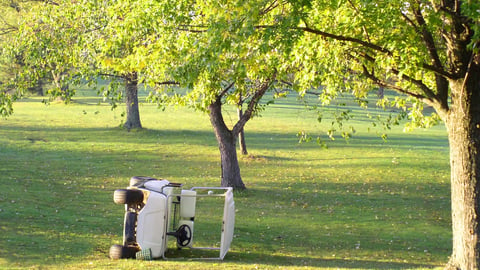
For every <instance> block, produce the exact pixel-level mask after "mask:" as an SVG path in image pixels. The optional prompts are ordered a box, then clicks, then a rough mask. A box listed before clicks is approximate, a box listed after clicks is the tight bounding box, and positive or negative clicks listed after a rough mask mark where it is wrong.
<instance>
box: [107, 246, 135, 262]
mask: <svg viewBox="0 0 480 270" xmlns="http://www.w3.org/2000/svg"><path fill="white" fill-rule="evenodd" d="M137 251H138V248H136V247H126V246H122V245H113V246H111V247H110V251H109V256H110V258H111V259H113V260H118V259H132V258H135V254H136V253H137Z"/></svg>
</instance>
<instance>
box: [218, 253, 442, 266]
mask: <svg viewBox="0 0 480 270" xmlns="http://www.w3.org/2000/svg"><path fill="white" fill-rule="evenodd" d="M237 259H238V260H237ZM225 262H234V263H237V264H248V265H252V264H267V265H269V266H276V267H282V266H296V267H315V268H334V269H338V268H347V269H348V268H351V269H413V268H434V267H438V265H433V264H428V263H425V264H423V263H401V262H382V261H375V260H355V259H330V258H328V259H323V258H318V257H317V258H316V257H309V256H301V255H299V256H282V255H268V254H255V253H253V254H252V253H250V254H248V255H245V254H241V253H238V252H229V253H228V254H227V256H226V257H225Z"/></svg>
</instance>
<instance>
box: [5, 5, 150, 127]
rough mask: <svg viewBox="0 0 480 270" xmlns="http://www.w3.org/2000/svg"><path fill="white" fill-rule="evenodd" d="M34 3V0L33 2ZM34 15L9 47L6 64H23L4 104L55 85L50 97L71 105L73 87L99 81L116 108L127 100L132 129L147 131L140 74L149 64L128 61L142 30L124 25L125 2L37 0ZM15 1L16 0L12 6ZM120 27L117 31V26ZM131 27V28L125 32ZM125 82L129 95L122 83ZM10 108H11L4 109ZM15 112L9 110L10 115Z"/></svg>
mask: <svg viewBox="0 0 480 270" xmlns="http://www.w3.org/2000/svg"><path fill="white" fill-rule="evenodd" d="M32 2H33V1H32ZM37 2H39V3H38V4H36V5H34V6H33V8H32V7H30V9H31V12H27V13H26V14H24V15H23V16H22V20H21V23H20V24H19V27H18V31H16V33H15V35H14V36H13V37H12V38H11V42H10V43H9V44H6V46H5V50H4V52H5V53H4V55H5V56H4V58H5V62H18V63H20V64H19V66H20V67H19V70H17V71H16V74H15V76H13V78H12V83H11V84H10V86H9V87H10V88H12V89H15V90H14V91H12V93H10V94H9V95H6V94H5V92H4V97H5V98H4V99H3V100H5V101H4V103H5V104H9V102H10V101H11V100H14V99H16V98H19V97H22V96H23V95H24V93H25V91H27V90H29V89H35V88H38V86H43V84H44V81H45V80H47V79H48V81H51V86H52V87H51V89H50V90H49V91H48V94H49V95H50V97H51V98H52V99H53V98H62V99H64V100H65V101H66V102H69V101H70V99H71V98H72V97H73V95H74V94H75V89H74V88H70V85H77V84H80V83H84V82H85V81H87V82H89V84H95V83H96V82H97V80H98V78H107V79H108V80H110V81H112V83H111V84H110V85H109V86H108V87H107V88H103V89H104V90H103V93H102V94H103V95H104V97H105V98H108V99H110V101H111V103H112V106H113V107H116V103H117V102H119V101H120V100H122V99H123V97H125V104H126V115H127V117H126V122H125V123H124V127H125V128H127V129H132V128H142V125H141V122H140V115H139V110H138V94H137V92H138V83H139V80H140V79H139V75H138V74H139V73H140V72H141V71H142V69H143V68H144V66H141V65H136V64H132V63H131V62H130V59H126V58H124V56H125V55H129V54H130V53H131V50H133V49H134V48H135V46H136V45H137V44H136V41H135V39H136V37H135V35H143V34H144V33H143V32H141V31H134V30H132V28H127V27H123V28H122V30H123V32H122V33H118V32H115V31H116V30H117V29H120V27H118V24H122V23H123V22H122V18H121V12H122V9H123V8H125V6H126V4H125V3H123V2H122V3H116V2H108V1H106V2H102V3H101V4H99V3H95V2H91V1H84V2H83V3H82V4H80V3H78V4H76V5H72V4H71V2H69V1H56V2H52V1H37ZM12 3H13V2H12ZM112 25H113V26H116V27H112ZM125 29H126V30H125ZM119 80H120V81H123V82H124V85H125V87H124V89H125V90H124V93H125V94H123V92H122V91H121V89H120V88H119V87H118V81H119ZM5 107H7V106H5ZM10 108H11V107H10ZM8 113H11V109H10V110H8V111H7V110H5V115H8Z"/></svg>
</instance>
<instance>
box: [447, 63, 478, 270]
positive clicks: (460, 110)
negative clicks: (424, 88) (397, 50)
mask: <svg viewBox="0 0 480 270" xmlns="http://www.w3.org/2000/svg"><path fill="white" fill-rule="evenodd" d="M475 74H477V75H478V74H480V72H476V73H475ZM476 77H477V78H474V79H473V80H468V81H467V83H465V84H463V80H462V81H461V82H453V83H451V84H450V86H451V89H452V106H451V111H450V112H449V114H448V117H447V119H446V121H445V123H446V126H447V130H448V138H449V143H450V166H451V200H452V231H453V252H452V256H451V258H450V261H449V263H448V265H447V267H446V269H461V270H470V269H479V268H480V242H479V233H480V226H479V225H480V207H479V206H480V181H479V177H480V78H478V77H480V76H476Z"/></svg>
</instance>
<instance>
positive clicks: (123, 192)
mask: <svg viewBox="0 0 480 270" xmlns="http://www.w3.org/2000/svg"><path fill="white" fill-rule="evenodd" d="M113 201H114V202H115V203H116V204H138V203H141V202H143V192H142V191H141V190H138V189H117V190H115V192H114V193H113Z"/></svg>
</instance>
